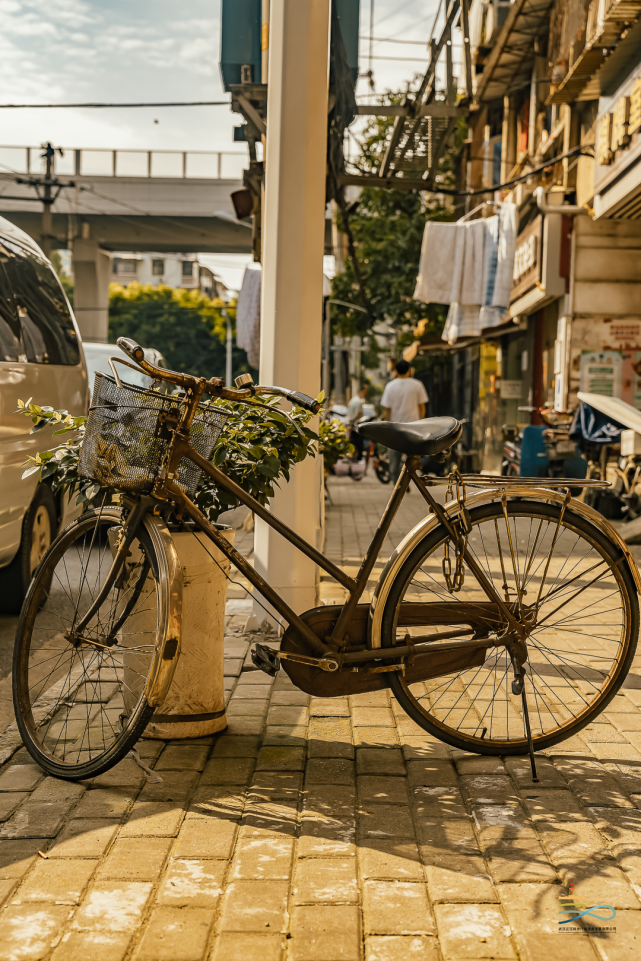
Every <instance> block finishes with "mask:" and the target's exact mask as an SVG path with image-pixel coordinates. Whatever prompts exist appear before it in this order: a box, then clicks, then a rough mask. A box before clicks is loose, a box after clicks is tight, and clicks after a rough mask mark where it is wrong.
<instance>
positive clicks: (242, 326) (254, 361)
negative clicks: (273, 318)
mask: <svg viewBox="0 0 641 961" xmlns="http://www.w3.org/2000/svg"><path fill="white" fill-rule="evenodd" d="M260 282H261V271H260V268H259V269H256V268H249V267H248V268H247V269H246V270H245V273H244V275H243V285H242V287H241V288H240V293H239V294H238V303H237V304H236V345H237V346H238V347H241V348H242V349H243V350H245V351H247V360H248V361H249V365H250V367H255V368H256V370H258V367H259V364H260Z"/></svg>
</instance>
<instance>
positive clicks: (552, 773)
mask: <svg viewBox="0 0 641 961" xmlns="http://www.w3.org/2000/svg"><path fill="white" fill-rule="evenodd" d="M505 767H506V769H507V771H508V773H509V774H510V775H511V777H512V778H513V779H514V781H515V783H516V784H517V785H518V786H519V787H520V788H523V789H526V788H528V789H529V788H531V787H532V788H539V787H541V788H543V787H546V788H547V787H559V788H563V787H565V780H564V778H563V776H562V774H561V772H560V770H557V768H556V767H555V766H554V764H552V762H551V761H549V760H548V759H547V758H546V757H543V756H542V755H540V754H537V756H536V773H537V777H538V779H539V783H538V784H534V783H533V781H532V767H531V765H530V759H529V757H508V758H506V759H505Z"/></svg>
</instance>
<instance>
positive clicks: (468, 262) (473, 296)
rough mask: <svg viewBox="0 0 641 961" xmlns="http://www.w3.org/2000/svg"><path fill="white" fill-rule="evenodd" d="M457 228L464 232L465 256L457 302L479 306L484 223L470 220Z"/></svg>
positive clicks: (483, 250)
mask: <svg viewBox="0 0 641 961" xmlns="http://www.w3.org/2000/svg"><path fill="white" fill-rule="evenodd" d="M459 226H461V227H463V228H464V230H465V256H464V258H463V271H462V277H461V290H460V296H459V300H460V302H461V303H462V304H480V303H481V299H482V297H483V262H484V259H483V256H484V252H485V221H484V220H472V221H470V222H469V223H465V224H460V225H459Z"/></svg>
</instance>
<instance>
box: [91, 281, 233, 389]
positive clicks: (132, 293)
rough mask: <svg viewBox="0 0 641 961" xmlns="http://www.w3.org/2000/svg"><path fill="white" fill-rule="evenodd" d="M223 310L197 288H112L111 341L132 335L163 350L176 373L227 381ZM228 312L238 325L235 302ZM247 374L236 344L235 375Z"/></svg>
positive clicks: (110, 309) (141, 341)
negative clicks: (220, 378)
mask: <svg viewBox="0 0 641 961" xmlns="http://www.w3.org/2000/svg"><path fill="white" fill-rule="evenodd" d="M224 307H225V304H224V302H223V301H222V300H220V299H219V298H214V299H213V300H210V299H209V297H207V296H206V295H205V294H203V293H201V292H200V291H199V290H183V289H180V288H174V287H168V286H165V285H163V284H161V285H159V286H158V287H153V286H152V285H151V284H145V285H144V286H143V285H142V284H138V283H133V284H129V285H128V286H127V287H121V286H120V285H119V284H111V285H110V287H109V340H110V341H111V342H115V341H116V338H118V337H131V338H132V339H133V340H135V341H137V342H138V343H139V344H141V345H142V346H143V347H155V348H156V349H157V350H159V351H160V352H161V353H162V355H163V356H164V358H165V360H166V361H167V364H168V365H169V367H170V368H171V369H172V370H180V371H185V372H186V373H189V374H197V375H199V376H202V377H224V376H225V358H226V348H225V340H226V336H227V321H226V319H225V317H224V316H223V308H224ZM227 309H228V310H229V316H230V318H231V320H232V324H234V323H235V319H236V308H235V303H233V302H232V304H231V305H230V306H229V307H228V308H227ZM234 341H235V330H234ZM249 370H250V367H249V365H248V363H247V354H246V353H245V351H244V350H241V349H240V348H238V347H235V346H234V348H233V351H232V376H233V377H237V376H238V375H239V374H242V373H246V372H247V371H249Z"/></svg>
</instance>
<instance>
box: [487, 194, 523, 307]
mask: <svg viewBox="0 0 641 961" xmlns="http://www.w3.org/2000/svg"><path fill="white" fill-rule="evenodd" d="M499 220H500V232H499V242H498V250H497V260H496V276H495V278H494V290H493V292H492V300H491V304H492V307H509V306H510V292H511V290H512V280H513V275H514V251H515V249H516V230H517V215H516V204H501V206H500V208H499Z"/></svg>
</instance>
